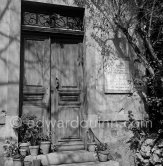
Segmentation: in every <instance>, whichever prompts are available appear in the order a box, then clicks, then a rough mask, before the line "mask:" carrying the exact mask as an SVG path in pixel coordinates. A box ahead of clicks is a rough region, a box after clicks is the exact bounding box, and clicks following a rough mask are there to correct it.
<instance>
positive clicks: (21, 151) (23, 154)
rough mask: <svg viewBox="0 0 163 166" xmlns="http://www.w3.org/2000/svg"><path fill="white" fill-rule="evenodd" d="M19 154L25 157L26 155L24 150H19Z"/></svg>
mask: <svg viewBox="0 0 163 166" xmlns="http://www.w3.org/2000/svg"><path fill="white" fill-rule="evenodd" d="M20 154H21V155H22V156H24V157H25V156H26V155H27V150H26V149H20Z"/></svg>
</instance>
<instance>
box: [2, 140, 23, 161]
mask: <svg viewBox="0 0 163 166" xmlns="http://www.w3.org/2000/svg"><path fill="white" fill-rule="evenodd" d="M3 149H4V156H5V157H12V158H14V159H23V156H21V155H20V152H19V146H18V142H15V141H13V140H12V138H8V139H6V140H5V144H4V145H3Z"/></svg>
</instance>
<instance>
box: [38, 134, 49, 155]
mask: <svg viewBox="0 0 163 166" xmlns="http://www.w3.org/2000/svg"><path fill="white" fill-rule="evenodd" d="M39 138H40V150H41V152H42V153H43V154H48V153H49V149H50V145H51V137H50V136H48V135H46V134H44V133H41V134H40V136H39Z"/></svg>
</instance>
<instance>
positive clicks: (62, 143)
mask: <svg viewBox="0 0 163 166" xmlns="http://www.w3.org/2000/svg"><path fill="white" fill-rule="evenodd" d="M76 144H84V143H83V141H81V140H80V141H58V143H57V144H56V145H76Z"/></svg>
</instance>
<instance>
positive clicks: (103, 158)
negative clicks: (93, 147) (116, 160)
mask: <svg viewBox="0 0 163 166" xmlns="http://www.w3.org/2000/svg"><path fill="white" fill-rule="evenodd" d="M98 159H99V161H100V162H106V161H107V160H108V152H105V151H98Z"/></svg>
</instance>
